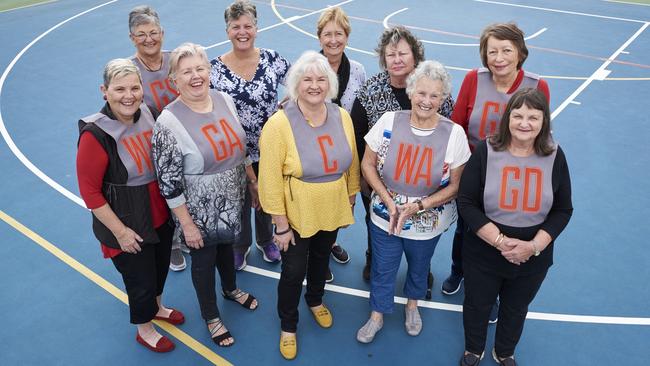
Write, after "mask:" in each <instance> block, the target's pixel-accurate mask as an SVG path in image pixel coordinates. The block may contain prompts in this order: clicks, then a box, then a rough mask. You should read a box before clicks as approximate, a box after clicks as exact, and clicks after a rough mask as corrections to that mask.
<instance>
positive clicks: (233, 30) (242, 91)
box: [210, 0, 289, 271]
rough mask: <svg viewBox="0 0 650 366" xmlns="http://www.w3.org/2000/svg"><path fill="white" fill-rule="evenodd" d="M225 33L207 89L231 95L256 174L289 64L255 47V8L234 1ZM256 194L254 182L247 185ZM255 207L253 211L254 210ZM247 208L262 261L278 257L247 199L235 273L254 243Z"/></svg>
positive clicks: (253, 199) (269, 228) (266, 223)
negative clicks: (265, 133)
mask: <svg viewBox="0 0 650 366" xmlns="http://www.w3.org/2000/svg"><path fill="white" fill-rule="evenodd" d="M224 18H225V22H226V34H227V35H228V39H229V40H230V42H231V45H232V48H231V50H230V51H228V52H226V53H225V54H223V55H221V56H219V57H217V58H215V59H214V60H212V61H211V62H210V63H211V65H212V70H211V72H210V87H211V88H213V89H216V90H219V91H222V92H224V93H226V94H228V95H230V96H231V97H232V98H233V100H234V102H235V106H236V107H237V114H238V116H239V121H240V122H241V124H242V126H243V127H244V131H245V132H246V139H247V148H248V153H249V155H250V158H251V160H252V161H253V170H254V172H255V174H257V173H258V162H259V143H258V141H259V138H260V133H261V131H262V127H264V124H265V123H266V121H267V120H268V119H269V117H270V116H271V115H272V114H273V113H275V111H276V110H277V109H278V87H279V86H280V84H283V83H284V80H285V77H286V74H287V71H288V70H289V62H288V61H287V60H286V59H284V57H282V56H280V55H279V54H278V53H277V52H275V51H273V50H269V49H266V48H257V47H255V38H256V37H257V9H256V8H255V5H254V4H252V3H251V2H249V1H242V0H237V1H235V2H233V3H232V4H230V5H229V6H228V7H227V8H226V10H225V13H224ZM248 184H249V186H250V187H251V189H252V191H253V192H257V179H256V176H253V178H252V179H250V180H249V182H248ZM255 208H258V209H255ZM251 209H254V210H253V212H254V216H255V244H256V247H257V248H258V249H259V250H260V251H261V252H262V257H263V258H264V260H265V261H267V262H278V261H279V260H280V252H279V251H278V247H277V246H276V245H275V244H274V243H273V240H272V239H273V225H272V222H271V216H269V215H268V214H266V213H264V212H263V211H261V210H259V206H258V205H257V195H256V194H255V195H253V194H249V193H247V194H246V197H245V201H244V209H243V211H242V219H241V221H242V232H241V236H240V238H239V240H238V241H237V243H235V244H234V248H233V251H234V256H235V268H236V269H237V270H238V271H239V270H242V269H244V267H246V257H247V256H248V253H249V252H250V247H251V244H252V241H253V236H252V228H251Z"/></svg>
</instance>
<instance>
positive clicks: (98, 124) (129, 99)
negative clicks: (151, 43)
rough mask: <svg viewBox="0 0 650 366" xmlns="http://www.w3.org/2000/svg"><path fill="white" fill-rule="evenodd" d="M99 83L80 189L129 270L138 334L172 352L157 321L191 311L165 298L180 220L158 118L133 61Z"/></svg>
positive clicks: (115, 256)
mask: <svg viewBox="0 0 650 366" xmlns="http://www.w3.org/2000/svg"><path fill="white" fill-rule="evenodd" d="M100 89H101V91H102V94H103V95H104V100H106V104H105V105H104V107H102V109H101V110H100V112H99V113H95V114H93V115H90V116H88V117H84V118H82V119H81V120H79V130H80V136H79V145H78V151H77V179H78V181H79V191H80V192H81V197H82V198H83V200H84V202H85V203H86V206H87V207H88V208H89V209H90V210H91V211H92V213H93V232H94V234H95V237H97V240H99V242H100V243H101V248H102V252H103V254H104V258H110V259H111V260H112V261H113V264H114V265H115V268H117V270H118V271H119V272H120V273H121V274H122V278H123V280H124V285H125V287H126V293H127V295H128V297H129V310H130V313H131V323H133V324H136V325H137V328H138V331H137V335H136V340H137V341H138V342H139V343H140V344H142V345H143V346H145V347H147V348H149V349H150V350H152V351H155V352H169V351H171V350H173V349H174V343H172V341H171V340H169V338H167V337H165V336H163V335H161V334H160V333H158V331H157V330H156V328H155V327H154V326H153V323H152V320H153V319H158V320H164V321H167V322H169V323H172V324H181V323H183V322H184V321H185V317H184V316H183V314H182V313H181V312H180V311H178V310H174V309H171V308H166V307H165V306H163V305H162V303H161V295H162V292H163V288H164V286H165V280H166V278H167V269H168V267H169V258H170V253H171V242H172V233H173V226H172V225H171V224H170V220H169V209H168V208H167V204H166V203H165V200H164V199H163V197H162V196H161V195H160V191H159V189H158V182H157V181H156V177H155V175H154V167H153V164H152V158H151V134H152V129H153V124H154V122H155V118H154V115H153V114H152V112H151V110H150V109H149V107H147V105H146V104H144V103H143V102H142V100H143V90H142V77H141V76H140V71H139V70H138V68H137V67H136V66H135V65H134V64H133V62H132V61H131V60H127V59H115V60H112V61H110V62H109V63H108V64H106V67H105V68H104V83H103V84H102V85H101V86H100Z"/></svg>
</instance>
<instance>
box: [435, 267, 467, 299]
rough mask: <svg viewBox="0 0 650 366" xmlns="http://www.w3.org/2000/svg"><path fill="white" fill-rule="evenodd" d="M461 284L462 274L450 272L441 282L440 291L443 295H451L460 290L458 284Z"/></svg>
mask: <svg viewBox="0 0 650 366" xmlns="http://www.w3.org/2000/svg"><path fill="white" fill-rule="evenodd" d="M462 284H463V276H462V275H459V274H456V273H454V272H451V274H450V275H449V277H447V279H446V280H445V282H443V283H442V287H441V288H440V291H442V293H443V294H445V295H453V294H455V293H456V292H458V291H459V290H460V286H461V285H462Z"/></svg>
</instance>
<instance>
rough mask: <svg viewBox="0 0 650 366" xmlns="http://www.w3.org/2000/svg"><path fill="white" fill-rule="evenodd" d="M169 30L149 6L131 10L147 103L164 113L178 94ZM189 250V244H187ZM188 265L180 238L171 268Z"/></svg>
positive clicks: (135, 60)
mask: <svg viewBox="0 0 650 366" xmlns="http://www.w3.org/2000/svg"><path fill="white" fill-rule="evenodd" d="M164 36H165V31H164V30H163V28H162V26H161V25H160V18H159V17H158V13H157V12H156V11H155V10H154V9H153V8H152V7H150V6H149V5H140V6H136V7H135V8H133V10H131V12H130V13H129V37H130V38H131V41H132V42H133V45H134V46H135V55H133V56H132V57H131V61H133V63H134V64H135V65H136V66H137V67H138V69H140V74H141V75H142V85H143V90H144V102H145V103H146V104H147V105H148V106H149V108H152V109H155V110H156V112H157V113H160V112H161V111H162V110H163V108H165V106H166V105H167V104H169V103H171V102H172V101H173V100H174V99H176V97H177V96H178V92H177V91H176V88H174V86H173V85H172V84H171V81H169V78H168V77H167V76H168V75H169V51H163V50H162V44H163V38H164ZM184 248H185V249H187V248H186V247H184ZM185 267H186V263H185V257H183V253H182V252H181V245H180V242H179V239H178V238H175V240H174V242H173V243H172V255H171V261H170V262H169V269H171V270H172V271H182V270H184V269H185Z"/></svg>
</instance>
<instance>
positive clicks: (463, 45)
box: [422, 28, 548, 47]
mask: <svg viewBox="0 0 650 366" xmlns="http://www.w3.org/2000/svg"><path fill="white" fill-rule="evenodd" d="M547 30H548V28H542V29H540V30H538V31H537V32H535V33H533V34H531V35H530V36H528V37H524V39H525V40H526V41H528V40H531V39H533V38H535V37H537V36H539V35H540V34H542V33H544V32H546V31H547ZM422 43H429V44H437V45H442V46H456V47H478V46H479V44H478V43H450V42H438V41H427V40H422Z"/></svg>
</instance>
